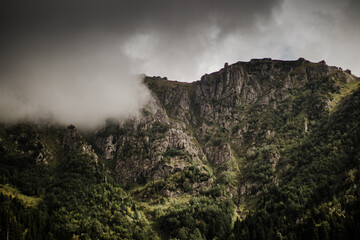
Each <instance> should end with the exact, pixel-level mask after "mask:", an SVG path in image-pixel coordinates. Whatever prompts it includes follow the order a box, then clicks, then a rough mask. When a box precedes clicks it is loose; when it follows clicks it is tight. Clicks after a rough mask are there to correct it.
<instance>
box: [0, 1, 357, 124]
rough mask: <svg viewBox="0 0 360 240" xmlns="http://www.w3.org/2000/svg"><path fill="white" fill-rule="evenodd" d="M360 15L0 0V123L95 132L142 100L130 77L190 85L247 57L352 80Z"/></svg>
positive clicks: (288, 6)
mask: <svg viewBox="0 0 360 240" xmlns="http://www.w3.org/2000/svg"><path fill="white" fill-rule="evenodd" d="M359 9H360V6H359V1H356V0H344V1H335V0H311V1H310V0H304V1H296V0H260V1H252V0H243V1H238V0H237V1H236V0H224V1H217V0H197V1H190V0H183V1H176V0H152V1H145V0H122V1H118V0H104V1H101V0H76V1H70V0H64V1H57V0H48V1H42V0H33V1H25V0H5V1H3V2H2V5H1V8H0V29H2V31H1V36H0V52H1V55H0V91H1V96H0V100H1V102H0V112H1V118H2V119H3V120H4V119H7V120H13V119H18V118H21V117H24V116H35V115H40V116H42V115H46V114H48V115H52V116H53V117H54V118H56V119H60V120H61V121H65V122H78V123H79V124H87V122H88V124H90V125H96V124H97V123H99V122H100V121H102V119H104V118H105V117H108V116H117V117H119V118H121V117H125V116H128V115H129V114H130V115H131V114H135V113H136V112H137V111H138V109H139V108H140V107H141V106H142V104H144V102H145V101H146V100H144V99H148V95H149V93H148V92H147V90H146V89H145V88H144V86H143V85H141V84H140V82H139V81H138V80H136V79H135V78H134V77H133V75H134V74H140V73H145V74H147V75H156V76H158V75H160V76H166V77H168V78H169V79H174V80H181V81H194V80H197V79H200V77H201V76H202V75H203V74H205V73H209V72H213V71H217V70H219V69H220V68H221V67H222V66H223V64H224V62H229V63H232V62H237V61H239V60H242V61H248V60H250V59H251V58H260V57H271V58H277V59H298V58H299V57H305V58H307V59H309V60H311V61H320V60H326V62H327V63H328V64H330V65H336V66H340V67H343V68H349V69H351V70H352V71H353V72H354V73H355V74H357V75H360V66H359V64H358V63H359V62H360V56H359V54H357V53H358V52H360V45H359V44H358V43H359V42H360V27H359V22H360V19H359V16H360V14H359ZM90 122H91V123H90Z"/></svg>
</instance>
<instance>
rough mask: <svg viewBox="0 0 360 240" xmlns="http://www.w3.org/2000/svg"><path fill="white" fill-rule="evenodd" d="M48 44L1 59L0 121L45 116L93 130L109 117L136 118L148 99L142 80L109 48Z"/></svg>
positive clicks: (106, 46) (41, 117)
mask: <svg viewBox="0 0 360 240" xmlns="http://www.w3.org/2000/svg"><path fill="white" fill-rule="evenodd" d="M49 47H50V46H46V47H45V48H41V47H39V48H36V50H35V51H37V53H36V54H33V53H32V50H28V51H27V54H25V52H22V54H16V56H21V58H15V59H7V62H6V61H5V60H4V59H3V61H2V63H3V64H2V67H1V76H0V78H1V79H0V112H1V114H0V121H2V122H14V121H21V120H25V119H26V120H44V119H45V120H52V121H56V122H60V123H65V124H75V126H78V127H80V128H96V127H98V126H101V125H102V124H103V123H104V122H105V119H106V118H109V117H111V118H116V119H124V118H127V117H133V116H135V115H136V114H137V113H138V111H139V109H140V108H141V107H142V106H143V105H144V104H146V103H147V102H148V101H149V99H150V93H149V91H148V89H147V88H146V87H145V86H144V85H143V84H142V78H141V77H140V76H139V75H137V76H136V75H134V74H132V73H131V72H130V71H129V67H130V66H129V65H128V63H127V62H126V61H123V60H122V56H121V53H120V52H116V51H114V48H112V47H111V46H108V45H107V44H103V45H98V44H97V45H96V49H95V50H92V51H90V49H91V47H90V46H87V47H86V48H83V47H81V46H79V44H78V45H75V47H76V48H74V46H73V47H68V48H65V47H62V48H61V51H59V50H56V49H50V48H49ZM51 47H53V46H51ZM4 62H5V63H4Z"/></svg>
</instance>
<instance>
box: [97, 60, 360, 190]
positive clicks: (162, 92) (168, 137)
mask: <svg viewBox="0 0 360 240" xmlns="http://www.w3.org/2000/svg"><path fill="white" fill-rule="evenodd" d="M352 81H358V79H357V78H356V77H355V76H353V75H351V74H350V73H349V72H348V71H342V69H340V68H336V67H330V66H327V65H326V64H325V62H323V61H322V62H319V63H311V62H309V61H307V60H305V59H303V58H300V59H298V60H297V61H279V60H271V59H253V60H251V61H250V62H238V63H235V64H232V65H228V64H225V66H224V68H223V69H221V70H220V71H218V72H215V73H211V74H205V75H204V76H203V77H202V78H201V80H200V81H197V82H192V83H180V82H176V81H168V80H167V79H165V78H160V77H146V78H145V80H144V82H145V84H146V85H147V86H148V87H149V88H150V90H151V91H152V93H153V98H154V101H153V102H152V103H149V105H148V106H146V107H145V108H144V109H143V112H142V115H141V116H139V117H137V118H134V119H132V120H128V121H127V122H125V123H116V122H111V123H110V122H109V123H108V124H107V126H106V127H105V128H104V129H102V130H100V131H98V132H97V134H96V136H95V138H94V143H95V147H96V149H98V150H99V152H100V155H101V156H102V157H103V158H105V159H107V160H108V161H110V162H112V163H113V164H114V166H115V168H114V174H115V176H116V178H117V180H118V181H120V182H122V183H123V184H130V183H133V182H141V181H142V180H143V179H153V181H157V180H160V179H168V178H171V176H172V175H174V174H176V173H178V172H180V171H185V170H186V169H189V168H196V169H198V170H199V171H200V172H202V173H205V172H207V174H209V175H210V177H209V178H207V179H206V180H204V182H201V181H200V180H196V181H195V182H193V183H192V185H193V186H195V188H196V186H202V184H203V185H206V186H209V184H210V183H209V181H210V180H209V179H211V181H210V182H213V181H214V179H216V178H217V177H218V176H220V175H221V174H222V173H223V172H229V173H231V172H232V173H234V172H238V171H239V169H241V168H243V166H241V161H240V159H242V158H246V157H247V156H250V155H251V154H254V152H256V151H257V149H259V148H262V147H266V146H269V145H271V144H272V142H273V141H274V139H275V138H276V136H277V135H278V134H282V131H283V130H282V129H283V128H284V127H288V128H290V127H294V126H290V125H289V123H290V122H291V123H292V122H293V121H298V122H299V126H300V123H301V126H302V127H301V129H300V128H299V129H300V130H299V132H296V133H294V134H304V132H307V131H311V128H312V125H311V123H312V124H314V122H316V121H317V120H318V119H319V118H320V117H321V114H327V113H328V111H329V108H327V103H328V102H329V101H331V98H332V97H331V96H330V95H329V94H323V92H325V90H326V91H327V92H328V93H329V92H330V93H333V94H337V93H338V88H339V84H340V85H341V84H346V83H349V82H352ZM325 88H326V89H325ZM306 94H312V95H314V94H315V95H316V96H318V97H317V98H315V99H316V101H315V102H309V101H308V98H307V95H306ZM299 109H300V110H299ZM303 109H305V110H303ZM294 119H295V120H294ZM304 121H305V123H304ZM308 122H309V124H308ZM287 124H288V125H289V126H288V125H287ZM296 124H297V123H296ZM304 124H305V125H306V129H305V130H304V127H303V126H304ZM296 126H297V125H296ZM284 131H285V130H284ZM286 131H287V130H286ZM294 131H295V130H294ZM296 131H298V130H296ZM268 155H269V156H268V159H270V160H269V161H268V162H269V163H270V164H271V166H272V167H271V169H273V171H275V170H276V166H277V165H278V163H279V161H280V160H279V159H280V158H281V157H280V156H279V154H278V153H276V152H274V151H272V152H269V153H268ZM206 169H212V170H206ZM244 184H245V185H244V186H248V187H247V188H250V187H251V186H252V188H254V186H256V187H257V188H258V187H259V186H260V185H259V184H258V183H254V182H251V183H249V182H248V183H244ZM193 190H194V189H193ZM194 191H195V190H194ZM229 191H230V192H232V193H234V191H232V190H229ZM242 191H243V190H242ZM240 192H241V191H240ZM173 193H174V192H171V191H170V192H169V189H166V190H165V191H164V194H165V195H167V196H172V195H173Z"/></svg>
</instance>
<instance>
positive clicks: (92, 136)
mask: <svg viewBox="0 0 360 240" xmlns="http://www.w3.org/2000/svg"><path fill="white" fill-rule="evenodd" d="M144 84H145V85H146V86H147V87H148V88H149V89H150V90H151V92H152V96H153V97H152V100H151V101H150V102H149V103H148V104H147V105H146V106H144V108H143V109H142V110H141V115H140V116H138V117H136V118H133V119H128V120H122V121H120V120H117V119H108V121H107V122H106V124H105V125H104V127H102V128H101V129H98V130H97V131H90V132H89V131H87V132H82V131H79V130H77V128H76V126H73V125H70V126H63V125H61V124H56V123H33V122H21V123H16V124H15V123H14V124H2V125H1V126H0V216H1V218H0V239H6V240H8V239H34V240H35V239H181V240H183V239H318V240H320V239H324V240H327V239H360V217H359V216H360V212H359V211H360V208H359V206H360V189H359V187H360V126H359V122H360V88H359V86H360V79H359V78H357V77H356V76H354V75H352V74H351V72H350V71H349V70H346V71H343V70H342V69H341V68H337V67H331V66H328V65H326V63H325V62H324V61H322V62H319V63H312V62H309V61H307V60H305V59H302V58H300V59H298V60H297V61H280V60H272V59H254V60H251V61H250V62H238V63H235V64H232V65H228V64H225V66H224V68H222V69H221V70H219V71H218V72H215V73H211V74H206V75H204V76H203V77H202V78H201V80H199V81H196V82H192V83H182V82H176V81H169V80H167V79H166V78H160V77H145V78H144Z"/></svg>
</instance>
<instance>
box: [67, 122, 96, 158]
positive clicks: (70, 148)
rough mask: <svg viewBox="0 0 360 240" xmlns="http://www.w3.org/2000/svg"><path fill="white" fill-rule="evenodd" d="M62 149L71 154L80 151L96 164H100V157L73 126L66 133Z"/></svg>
mask: <svg viewBox="0 0 360 240" xmlns="http://www.w3.org/2000/svg"><path fill="white" fill-rule="evenodd" d="M62 147H63V148H64V149H65V150H66V151H67V152H68V153H69V154H71V153H74V152H76V151H80V152H81V153H82V154H84V155H88V156H90V157H91V158H92V159H93V160H94V162H95V163H97V162H98V156H97V155H96V153H95V151H94V150H93V149H92V147H91V145H88V144H87V142H86V141H85V140H84V138H83V137H82V136H81V134H80V133H79V132H78V131H77V129H76V128H75V126H73V125H70V126H69V127H68V128H67V130H66V131H65V133H64V136H63V141H62Z"/></svg>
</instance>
